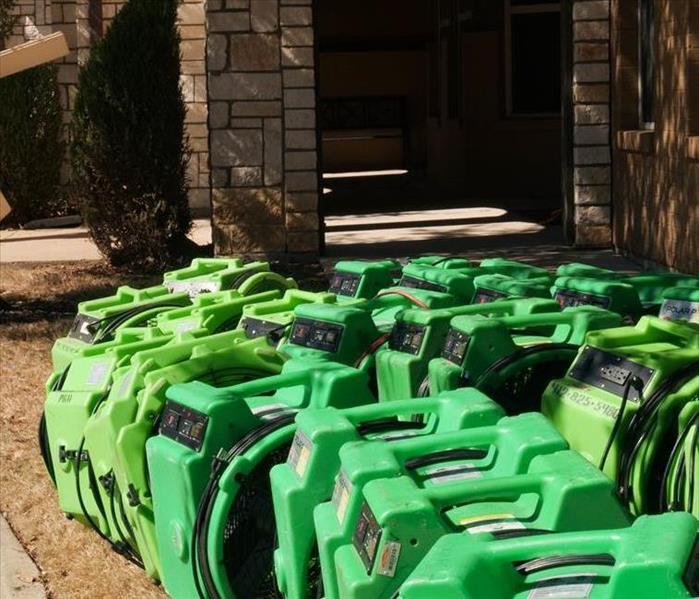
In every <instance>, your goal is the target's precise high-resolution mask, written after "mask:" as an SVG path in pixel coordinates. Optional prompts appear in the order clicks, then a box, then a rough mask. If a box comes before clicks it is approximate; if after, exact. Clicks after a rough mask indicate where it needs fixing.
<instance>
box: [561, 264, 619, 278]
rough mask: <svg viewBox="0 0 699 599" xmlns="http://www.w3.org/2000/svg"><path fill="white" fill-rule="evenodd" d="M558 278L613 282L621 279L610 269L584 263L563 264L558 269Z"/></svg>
mask: <svg viewBox="0 0 699 599" xmlns="http://www.w3.org/2000/svg"><path fill="white" fill-rule="evenodd" d="M556 276H557V277H573V278H580V279H608V280H609V281H613V280H615V279H618V278H619V273H618V272H616V271H614V270H610V269H608V268H601V267H599V266H593V265H592V264H585V263H584V262H570V263H568V264H561V265H560V266H559V267H558V268H557V269H556Z"/></svg>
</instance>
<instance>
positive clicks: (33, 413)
mask: <svg viewBox="0 0 699 599" xmlns="http://www.w3.org/2000/svg"><path fill="white" fill-rule="evenodd" d="M275 270H279V271H280V272H281V271H282V270H284V269H281V268H278V267H275ZM290 274H291V275H292V276H296V277H297V280H299V282H301V283H302V284H303V285H304V287H305V288H313V289H322V288H323V287H324V286H325V285H326V283H325V281H324V275H323V273H322V272H321V271H320V269H319V267H318V265H317V264H315V265H313V264H312V265H307V266H303V267H295V268H293V269H292V272H291V273H290ZM159 279H160V277H153V276H134V275H124V274H121V273H119V272H115V271H113V270H111V269H110V268H109V267H108V266H106V265H105V264H104V263H101V262H81V263H59V264H51V265H27V264H21V265H20V264H17V265H15V264H8V265H5V264H3V265H2V267H1V269H0V351H1V352H2V353H1V354H0V355H1V356H2V359H1V360H0V418H1V420H0V421H1V422H2V423H3V430H2V434H1V435H0V465H1V466H2V467H1V468H0V511H2V514H3V515H4V516H5V517H6V519H7V521H8V522H9V524H10V526H11V527H12V528H13V529H14V531H15V533H16V534H17V536H18V538H19V540H20V542H21V543H22V544H23V545H24V546H25V547H26V548H27V550H28V551H29V553H30V555H31V556H32V557H33V559H34V561H35V562H36V563H37V565H38V566H39V569H40V571H41V576H42V582H43V583H44V586H45V588H46V590H47V592H48V593H49V595H50V596H51V597H53V598H54V599H61V598H71V599H74V598H79V597H90V598H93V597H107V596H112V597H114V596H123V597H139V598H148V597H164V596H165V594H164V593H163V591H162V590H161V589H160V588H159V587H157V586H155V585H154V584H153V583H152V582H151V581H150V579H149V578H148V577H147V576H146V575H145V574H144V573H143V572H142V571H141V570H139V569H138V568H137V567H135V566H133V565H131V564H129V563H128V562H127V561H125V560H124V559H123V558H122V557H120V556H119V555H117V554H116V553H114V552H113V551H112V550H111V549H110V548H109V547H108V546H107V545H106V544H105V543H103V542H102V541H100V539H99V538H98V537H97V535H96V534H94V533H93V532H91V531H90V530H88V529H87V528H85V527H83V526H82V525H80V524H79V523H77V522H73V521H70V520H68V519H66V518H65V516H64V515H63V514H62V512H61V511H60V510H59V509H58V501H57V497H56V492H55V490H54V488H53V486H52V484H51V483H50V480H49V478H48V476H47V475H46V472H45V469H44V464H43V462H42V460H41V456H40V454H39V449H38V445H37V435H36V431H37V423H38V422H39V416H40V414H41V408H42V405H43V403H44V398H45V394H44V383H45V381H46V379H47V378H48V376H49V373H50V350H51V346H52V344H53V341H54V339H55V338H56V337H59V336H62V335H64V334H65V333H66V332H67V331H68V328H69V326H70V323H71V321H72V319H73V316H74V314H75V311H76V305H77V303H78V302H79V301H82V300H86V299H90V298H95V297H102V296H105V295H108V294H110V293H112V291H113V290H114V288H115V287H116V286H118V285H125V284H129V285H132V286H135V287H144V286H147V285H151V284H153V283H155V282H157V281H158V280H159Z"/></svg>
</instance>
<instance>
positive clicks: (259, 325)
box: [243, 317, 286, 339]
mask: <svg viewBox="0 0 699 599" xmlns="http://www.w3.org/2000/svg"><path fill="white" fill-rule="evenodd" d="M285 328H286V327H285V326H284V325H280V324H279V323H278V322H270V321H269V320H260V319H259V318H250V317H246V318H245V319H244V320H243V331H245V336H246V337H247V338H248V339H257V338H258V337H267V335H269V334H270V333H274V332H281V331H283V330H284V329H285Z"/></svg>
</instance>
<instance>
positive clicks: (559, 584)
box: [527, 574, 597, 599]
mask: <svg viewBox="0 0 699 599" xmlns="http://www.w3.org/2000/svg"><path fill="white" fill-rule="evenodd" d="M596 578H597V575H596V574H567V575H564V576H555V577H552V578H545V579H543V580H539V581H537V583H536V587H535V588H533V589H532V590H531V591H530V592H529V595H527V599H588V597H589V596H590V593H592V587H593V585H594V581H595V580H596Z"/></svg>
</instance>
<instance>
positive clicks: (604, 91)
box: [573, 0, 612, 246]
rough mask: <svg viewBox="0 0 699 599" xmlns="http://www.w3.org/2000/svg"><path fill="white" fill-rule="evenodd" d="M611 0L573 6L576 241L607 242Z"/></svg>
mask: <svg viewBox="0 0 699 599" xmlns="http://www.w3.org/2000/svg"><path fill="white" fill-rule="evenodd" d="M609 10H610V8H609V2H608V1H607V0H604V1H601V0H587V1H583V0H577V1H576V2H575V3H574V5H573V103H574V106H573V114H574V116H573V120H574V130H573V143H574V148H573V164H574V183H575V193H574V198H575V212H574V214H575V216H574V218H575V240H576V244H577V245H580V246H605V245H610V243H611V223H612V220H611V218H612V217H611V201H612V190H611V182H612V168H611V148H610V139H611V138H610V69H609V56H610V53H609V52H610V50H609V33H610V30H609Z"/></svg>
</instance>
